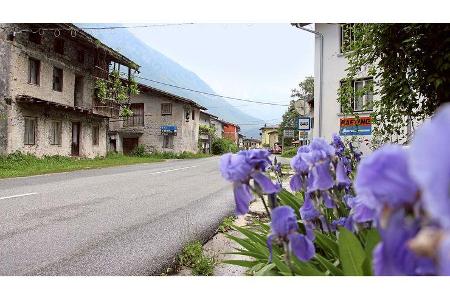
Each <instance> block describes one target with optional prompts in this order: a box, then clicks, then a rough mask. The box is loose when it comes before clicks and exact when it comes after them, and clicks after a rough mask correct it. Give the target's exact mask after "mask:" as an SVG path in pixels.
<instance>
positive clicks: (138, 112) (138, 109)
mask: <svg viewBox="0 0 450 300" xmlns="http://www.w3.org/2000/svg"><path fill="white" fill-rule="evenodd" d="M130 109H131V111H132V112H133V115H132V116H131V117H128V118H126V120H125V121H124V126H131V127H134V126H144V103H132V104H131V105H130Z"/></svg>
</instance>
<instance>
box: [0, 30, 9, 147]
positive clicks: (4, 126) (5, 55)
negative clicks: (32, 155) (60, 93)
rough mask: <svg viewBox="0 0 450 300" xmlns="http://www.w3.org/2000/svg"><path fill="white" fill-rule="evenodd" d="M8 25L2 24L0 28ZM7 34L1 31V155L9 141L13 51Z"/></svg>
mask: <svg viewBox="0 0 450 300" xmlns="http://www.w3.org/2000/svg"><path fill="white" fill-rule="evenodd" d="M5 25H6V24H4V25H2V24H0V28H1V27H3V26H5ZM6 38H7V37H6V32H5V31H4V30H0V155H1V154H5V153H6V148H7V145H8V143H7V141H8V115H7V104H6V101H7V98H9V93H8V90H9V73H10V71H9V69H10V57H11V50H10V45H9V44H8V43H7V42H6Z"/></svg>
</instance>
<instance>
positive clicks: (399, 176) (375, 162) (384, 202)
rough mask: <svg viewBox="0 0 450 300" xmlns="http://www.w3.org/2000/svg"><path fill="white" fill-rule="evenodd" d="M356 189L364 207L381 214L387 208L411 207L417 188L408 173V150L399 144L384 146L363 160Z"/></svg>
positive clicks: (359, 167) (357, 177)
mask: <svg viewBox="0 0 450 300" xmlns="http://www.w3.org/2000/svg"><path fill="white" fill-rule="evenodd" d="M355 189H356V194H357V195H358V199H359V200H360V201H361V202H362V204H364V205H365V206H366V207H368V208H370V209H372V210H376V211H377V212H378V213H379V212H381V210H382V209H383V208H384V207H385V206H388V207H392V208H398V207H401V206H403V205H405V204H412V203H413V202H414V201H415V200H416V198H417V193H418V188H417V185H416V183H415V182H414V180H413V179H412V178H411V175H410V173H409V167H408V153H407V151H406V150H405V149H404V148H403V147H401V146H398V145H385V146H383V147H381V148H380V149H378V150H377V151H375V152H373V153H372V155H370V156H368V157H366V158H365V159H363V160H362V161H361V163H360V164H359V166H358V171H357V175H356V179H355Z"/></svg>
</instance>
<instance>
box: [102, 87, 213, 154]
mask: <svg viewBox="0 0 450 300" xmlns="http://www.w3.org/2000/svg"><path fill="white" fill-rule="evenodd" d="M139 90H140V91H141V93H140V94H139V95H137V96H133V97H132V98H131V103H132V104H131V110H132V111H133V116H131V117H128V118H125V119H117V120H111V122H110V148H111V150H114V151H117V152H123V153H130V152H132V151H133V150H134V149H136V147H137V146H138V145H144V147H145V149H146V150H147V151H148V152H155V151H158V152H165V151H168V152H176V153H180V152H183V151H187V152H197V151H198V137H199V122H200V120H199V119H200V110H202V109H203V110H206V108H205V107H203V106H201V105H199V104H197V103H196V102H194V101H192V100H190V99H187V98H184V97H180V96H177V95H174V94H171V93H168V92H166V91H162V90H159V89H156V88H153V87H150V86H146V85H143V84H139Z"/></svg>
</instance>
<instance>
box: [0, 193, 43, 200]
mask: <svg viewBox="0 0 450 300" xmlns="http://www.w3.org/2000/svg"><path fill="white" fill-rule="evenodd" d="M31 195H37V193H27V194H20V195H12V196H6V197H0V200H4V199H11V198H19V197H25V196H31Z"/></svg>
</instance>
